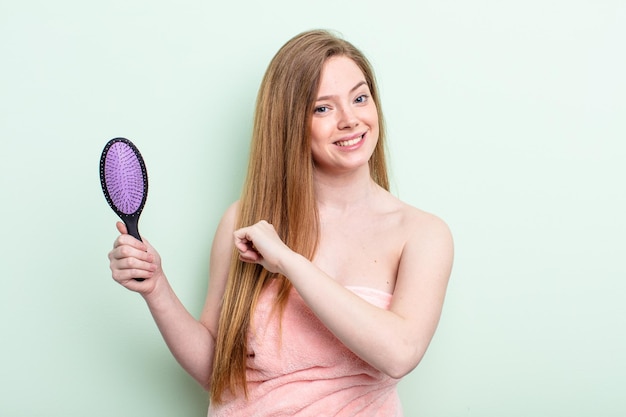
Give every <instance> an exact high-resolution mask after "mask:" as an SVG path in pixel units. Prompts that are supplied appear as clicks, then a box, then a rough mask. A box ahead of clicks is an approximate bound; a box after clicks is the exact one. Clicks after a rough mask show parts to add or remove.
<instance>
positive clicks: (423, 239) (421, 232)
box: [386, 193, 454, 256]
mask: <svg viewBox="0 0 626 417" xmlns="http://www.w3.org/2000/svg"><path fill="white" fill-rule="evenodd" d="M386 204H387V205H388V207H389V211H390V212H393V213H394V217H395V218H396V222H397V226H398V227H399V229H400V230H401V231H402V235H403V240H404V250H403V252H404V251H406V250H411V249H418V250H419V251H420V252H423V251H424V250H426V249H427V248H430V250H432V249H434V248H438V250H439V251H441V252H442V254H443V253H447V254H449V256H451V255H452V251H453V246H454V244H453V238H452V232H451V230H450V228H449V227H448V224H447V223H446V222H445V221H444V220H443V219H442V218H440V217H439V216H437V215H435V214H433V213H430V212H427V211H424V210H422V209H419V208H417V207H414V206H412V205H410V204H408V203H405V202H403V201H402V200H400V199H398V198H397V197H395V196H393V195H392V194H391V193H387V196H386Z"/></svg>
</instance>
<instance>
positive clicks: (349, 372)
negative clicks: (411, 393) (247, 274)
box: [208, 283, 402, 417]
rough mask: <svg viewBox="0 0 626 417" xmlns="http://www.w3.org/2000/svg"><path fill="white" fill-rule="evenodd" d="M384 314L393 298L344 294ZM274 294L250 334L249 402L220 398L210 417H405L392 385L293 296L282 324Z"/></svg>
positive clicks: (265, 296)
mask: <svg viewBox="0 0 626 417" xmlns="http://www.w3.org/2000/svg"><path fill="white" fill-rule="evenodd" d="M347 288H348V289H350V290H351V291H353V292H354V293H355V294H357V295H358V296H360V297H361V298H363V299H365V300H366V301H368V302H369V303H371V304H373V305H376V306H377V307H380V308H384V309H388V308H389V305H390V303H391V294H388V293H385V292H382V291H379V290H375V289H371V288H365V287H347ZM276 291H277V286H276V285H275V283H271V284H270V285H269V286H268V288H266V289H265V290H264V291H263V293H262V294H261V296H260V298H259V301H258V304H257V308H256V310H255V312H254V316H253V320H252V328H251V329H250V331H249V333H248V340H249V349H250V352H249V357H248V362H247V370H246V376H247V380H248V400H247V401H246V399H245V398H244V396H243V395H239V396H236V397H228V396H227V395H225V396H224V402H223V403H222V404H217V405H213V404H211V405H210V406H209V413H208V416H209V417H224V416H228V417H270V416H271V417H282V416H284V417H287V416H289V417H292V416H297V417H326V416H328V417H330V416H333V417H353V416H358V417H402V407H401V404H400V400H399V398H398V393H397V389H396V385H397V382H398V380H396V379H393V378H390V377H388V376H386V375H385V374H383V373H382V372H380V371H378V370H376V369H375V368H373V367H372V366H370V365H368V364H367V363H366V362H364V361H363V360H361V359H360V358H359V357H357V356H356V355H355V354H354V353H352V352H351V351H350V350H348V348H346V347H345V346H344V345H343V344H342V343H341V342H340V341H339V340H338V339H337V338H336V337H335V336H334V335H333V334H332V333H331V332H330V331H329V330H328V329H327V328H326V327H325V326H324V325H323V324H322V322H320V321H319V319H318V318H317V317H316V316H315V315H314V314H313V312H312V311H311V310H310V309H309V308H308V307H307V306H306V304H305V303H304V301H303V300H302V298H301V297H300V295H299V294H298V293H297V292H296V291H295V289H294V290H292V292H291V295H290V297H289V301H288V302H287V306H286V307H285V312H284V315H283V317H282V329H281V327H280V326H281V323H280V320H279V313H278V312H277V311H276V312H273V311H272V307H273V305H274V298H275V296H276Z"/></svg>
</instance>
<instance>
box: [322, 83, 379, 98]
mask: <svg viewBox="0 0 626 417" xmlns="http://www.w3.org/2000/svg"><path fill="white" fill-rule="evenodd" d="M364 84H367V81H365V80H363V81H360V82H359V83H358V84H357V85H355V86H354V87H352V88H351V89H350V93H353V92H354V91H355V90H357V89H358V88H359V87H361V86H362V85H364ZM333 97H335V96H334V95H328V96H322V97H318V98H317V99H316V100H315V101H323V100H328V99H331V98H333Z"/></svg>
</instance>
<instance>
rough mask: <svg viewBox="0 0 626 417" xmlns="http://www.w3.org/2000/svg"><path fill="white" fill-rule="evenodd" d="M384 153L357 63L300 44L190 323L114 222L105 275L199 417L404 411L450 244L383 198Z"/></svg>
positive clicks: (270, 87) (263, 117)
mask: <svg viewBox="0 0 626 417" xmlns="http://www.w3.org/2000/svg"><path fill="white" fill-rule="evenodd" d="M384 141H385V135H384V128H383V118H382V111H381V105H380V101H379V96H378V91H377V88H376V83H375V79H374V75H373V72H372V69H371V67H370V65H369V63H368V62H367V60H366V58H365V57H364V56H363V54H362V53H361V52H360V51H358V50H357V49H356V48H355V47H354V46H353V45H351V44H350V43H348V42H346V41H345V40H343V39H340V38H338V37H336V36H334V35H333V34H331V33H329V32H326V31H309V32H305V33H302V34H300V35H298V36H296V37H294V38H293V39H291V40H290V41H289V42H287V43H286V44H285V45H284V46H283V47H282V48H281V49H280V50H279V51H278V53H277V54H276V56H275V57H274V58H273V60H272V62H271V63H270V65H269V67H268V69H267V72H266V74H265V77H264V79H263V82H262V84H261V87H260V90H259V94H258V99H257V106H256V113H255V120H254V130H253V137H252V143H251V153H250V161H249V167H248V174H247V178H246V182H245V185H244V190H243V193H242V196H241V199H240V200H239V201H238V202H236V203H234V204H233V205H232V206H231V207H230V208H229V209H228V210H227V211H226V213H225V214H224V216H223V218H222V220H221V222H220V224H219V226H218V229H217V231H216V235H215V238H214V241H213V246H212V251H211V259H210V260H211V266H210V280H209V289H208V294H207V298H206V304H205V307H204V309H203V311H202V315H201V318H200V320H196V319H194V318H193V317H192V316H191V315H190V314H189V313H188V312H187V311H186V309H185V308H184V307H183V305H182V304H181V303H180V301H179V300H178V298H177V297H176V295H175V294H174V293H173V291H172V289H171V287H170V285H169V284H168V282H167V279H166V276H165V274H164V272H163V270H162V268H161V262H160V258H159V255H158V253H157V252H156V251H155V249H154V248H153V247H151V246H150V244H149V243H142V242H139V241H138V240H135V239H134V238H132V237H131V236H129V235H127V234H126V230H125V228H124V225H123V224H122V223H118V230H119V231H120V233H121V235H120V236H119V237H118V238H117V240H116V241H115V244H114V249H113V250H112V251H111V252H110V254H109V259H110V266H111V270H112V273H113V278H114V279H115V280H116V281H117V282H119V283H120V284H122V285H123V286H125V287H126V288H128V289H129V290H132V291H136V292H139V293H140V294H141V295H142V296H143V297H144V299H145V300H146V302H147V304H148V307H149V308H150V311H151V313H152V315H153V317H154V319H155V321H156V323H157V325H158V327H159V329H160V331H161V333H162V334H163V337H164V339H165V342H166V343H167V345H168V347H169V348H170V350H171V351H172V353H173V355H174V356H175V357H176V359H177V360H178V362H179V363H180V364H181V365H182V366H183V367H184V369H185V370H187V372H189V373H190V374H191V375H192V376H193V377H194V378H195V379H196V380H197V381H198V382H199V383H200V384H202V385H203V386H204V387H205V388H206V389H207V390H209V391H210V394H211V405H210V407H209V416H365V417H370V416H385V417H388V416H400V415H402V410H401V405H400V401H399V399H398V395H397V391H396V384H397V382H398V380H399V379H400V378H401V377H403V376H404V375H406V374H407V373H409V372H410V371H411V370H413V369H414V368H415V367H416V366H417V364H418V363H419V362H420V360H421V359H422V357H423V355H424V353H425V351H426V348H427V347H428V345H429V343H430V341H431V339H432V337H433V334H434V332H435V329H436V327H437V323H438V321H439V317H440V314H441V309H442V306H443V301H444V296H445V292H446V287H447V283H448V279H449V276H450V272H451V266H452V257H453V244H452V238H451V235H450V232H449V230H448V228H447V226H446V225H445V223H444V222H443V221H441V220H440V219H439V218H437V217H435V216H433V215H432V214H428V213H425V212H423V211H421V210H418V209H416V208H414V207H411V206H409V205H407V204H405V203H403V202H401V201H400V200H398V199H397V198H396V197H394V196H393V195H391V194H390V193H389V191H388V179H387V170H386V163H385V155H384V149H385V142H384ZM133 278H145V280H144V281H136V280H133Z"/></svg>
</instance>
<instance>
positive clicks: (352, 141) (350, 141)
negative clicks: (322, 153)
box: [335, 135, 363, 146]
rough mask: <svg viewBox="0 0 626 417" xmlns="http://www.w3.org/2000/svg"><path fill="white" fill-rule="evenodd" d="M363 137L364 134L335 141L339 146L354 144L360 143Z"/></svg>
mask: <svg viewBox="0 0 626 417" xmlns="http://www.w3.org/2000/svg"><path fill="white" fill-rule="evenodd" d="M361 139H363V135H361V136H359V137H358V138H354V139H350V140H340V141H339V142H335V143H336V144H337V145H338V146H352V145H355V144H357V143H359V141H360V140H361Z"/></svg>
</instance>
